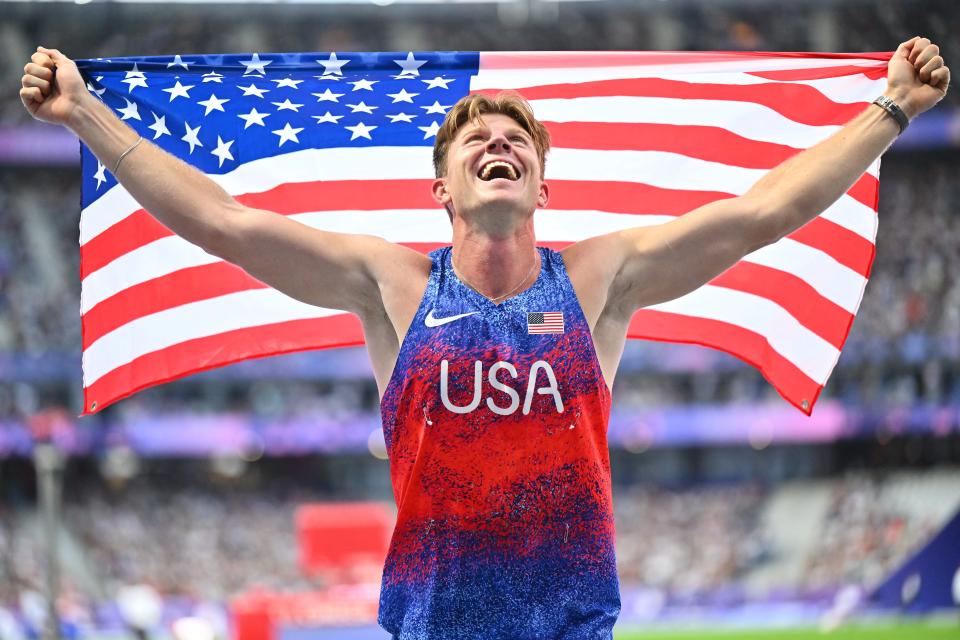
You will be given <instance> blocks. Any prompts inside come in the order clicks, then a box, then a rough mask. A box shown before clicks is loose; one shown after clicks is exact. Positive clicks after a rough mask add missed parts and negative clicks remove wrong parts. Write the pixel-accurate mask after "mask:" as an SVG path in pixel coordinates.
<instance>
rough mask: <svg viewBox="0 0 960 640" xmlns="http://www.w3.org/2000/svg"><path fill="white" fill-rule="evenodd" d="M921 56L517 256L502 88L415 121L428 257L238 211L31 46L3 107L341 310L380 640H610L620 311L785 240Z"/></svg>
mask: <svg viewBox="0 0 960 640" xmlns="http://www.w3.org/2000/svg"><path fill="white" fill-rule="evenodd" d="M938 54H939V50H938V48H937V46H936V45H933V44H931V43H930V41H929V40H927V39H925V38H920V37H916V38H913V39H911V40H909V41H907V42H904V43H903V44H901V45H900V47H899V48H898V49H897V51H896V53H895V54H894V55H893V57H892V58H891V60H890V63H889V67H888V84H887V91H886V92H885V93H884V95H883V96H881V97H880V98H878V99H877V101H876V102H875V103H874V104H873V105H871V106H869V107H868V108H866V109H865V110H864V111H863V112H862V113H861V114H860V115H858V116H857V117H856V118H854V119H853V120H852V121H851V122H849V123H848V124H847V125H846V126H845V127H843V129H842V130H840V131H839V132H838V133H836V134H835V135H834V136H832V137H831V138H829V139H827V140H825V141H823V142H821V143H820V144H818V145H816V146H815V147H812V148H811V149H809V150H807V151H804V152H802V153H800V154H798V155H796V156H794V157H793V158H791V159H790V160H788V161H787V162H785V163H783V164H782V165H780V166H779V167H777V168H775V169H773V170H772V171H770V172H769V173H768V174H767V175H766V176H764V177H763V178H762V179H761V180H759V181H758V182H757V183H756V184H755V185H754V186H753V187H752V188H751V189H750V190H749V191H748V192H747V193H745V194H744V195H742V196H739V197H735V198H730V199H724V200H718V201H715V202H712V203H710V204H707V205H705V206H703V207H701V208H699V209H696V210H694V211H692V212H690V213H688V214H686V215H684V216H682V217H679V218H677V219H676V220H673V221H671V222H669V223H667V224H663V225H660V226H655V227H644V228H636V229H629V230H625V231H620V232H616V233H611V234H607V235H603V236H598V237H594V238H590V239H587V240H584V241H582V242H578V243H576V244H573V245H571V246H569V247H567V248H566V249H564V250H563V251H562V252H555V251H552V250H549V249H545V248H538V247H537V246H536V241H535V234H534V229H533V214H534V211H535V210H536V209H537V208H541V207H544V206H545V205H546V204H547V201H548V199H549V195H550V189H549V185H548V183H547V182H545V181H544V167H545V161H546V156H547V151H548V149H549V136H548V134H547V131H546V129H545V128H544V126H543V125H542V124H541V123H539V122H538V121H537V120H536V119H535V118H534V117H533V113H532V112H531V110H530V107H529V105H528V104H527V103H526V102H524V101H523V100H522V99H520V98H518V97H517V96H513V95H509V94H501V95H499V96H497V97H496V98H494V99H489V98H486V97H483V96H479V95H473V96H468V97H466V98H464V99H463V100H461V101H460V102H459V103H458V104H457V105H455V106H454V107H453V108H452V109H451V110H450V112H449V113H448V114H447V117H446V120H445V121H444V124H443V126H442V128H441V129H440V131H439V132H438V133H437V137H436V145H435V147H434V164H435V168H436V179H435V180H434V181H433V186H432V188H433V196H434V198H435V199H436V201H437V202H438V203H439V204H440V205H441V206H443V207H444V208H445V209H446V210H447V213H448V215H449V217H450V220H451V223H452V226H453V245H452V247H446V248H442V249H439V250H437V251H435V252H433V253H431V254H430V255H429V256H424V255H421V254H420V253H417V252H416V251H413V250H411V249H408V248H405V247H403V246H399V245H395V244H391V243H389V242H387V241H385V240H382V239H380V238H376V237H372V236H358V235H346V234H339V233H331V232H326V231H321V230H317V229H313V228H311V227H307V226H304V225H302V224H300V223H298V222H296V221H293V220H291V219H289V218H287V217H285V216H281V215H276V214H273V213H271V212H269V211H261V210H254V209H250V208H247V207H244V206H242V205H240V204H239V203H238V202H236V201H235V200H234V199H232V198H231V197H230V196H229V195H228V194H227V193H225V192H224V191H223V190H222V189H221V188H220V187H219V186H217V185H216V184H215V183H213V182H212V181H210V180H209V179H207V178H206V177H205V176H204V175H202V174H201V173H200V172H198V171H196V170H195V169H193V168H191V167H190V166H188V165H186V164H184V163H183V162H181V161H180V160H178V159H176V158H174V157H173V156H171V155H169V154H167V153H166V152H164V151H162V150H161V149H159V148H158V147H156V146H154V145H152V144H151V143H149V142H146V141H143V140H142V139H140V138H138V136H137V134H136V133H134V132H133V131H132V130H131V129H130V128H128V127H127V126H126V125H125V124H123V123H122V122H121V121H120V120H118V119H117V118H116V117H115V116H114V115H113V114H112V113H111V112H110V110H109V108H107V107H106V106H104V105H103V104H102V103H100V102H99V101H98V100H97V99H96V98H94V97H93V96H91V95H90V94H89V93H88V92H87V90H86V88H85V86H84V83H83V81H82V79H81V76H80V74H79V72H78V71H77V68H76V66H75V65H74V63H73V62H72V61H71V60H69V59H68V58H66V57H65V56H64V55H63V54H61V53H60V52H59V51H56V50H52V49H46V48H42V47H41V48H38V50H37V52H36V53H34V54H33V56H32V61H31V62H30V63H29V64H27V65H26V67H25V68H24V71H25V75H24V77H23V81H22V85H23V87H22V89H21V90H20V96H21V100H22V101H23V104H24V106H25V107H26V108H27V109H28V110H29V111H30V113H31V114H32V115H33V116H34V117H35V118H37V119H40V120H44V121H46V122H52V123H56V124H61V125H64V126H67V127H69V128H70V129H71V130H73V131H74V132H75V133H76V134H77V135H78V136H79V137H80V138H81V139H82V140H83V141H84V142H85V143H86V144H87V146H88V147H89V148H90V150H91V151H92V152H93V153H94V154H95V155H96V156H97V158H99V159H100V161H101V162H102V163H103V164H104V165H106V166H107V167H112V168H113V173H114V175H115V176H116V177H117V179H118V180H119V181H120V182H121V183H122V184H123V186H124V187H125V188H126V189H127V191H128V192H129V193H130V194H131V195H132V196H133V197H134V198H135V199H136V200H137V201H138V202H139V203H140V204H141V205H142V206H143V207H144V208H145V209H146V210H148V211H149V212H150V213H151V214H152V215H153V216H155V217H156V218H157V219H158V220H159V221H160V222H162V223H163V224H164V225H166V226H167V227H168V228H169V229H171V230H172V231H173V232H175V233H177V234H178V235H180V236H182V237H183V238H185V239H186V240H188V241H189V242H192V243H194V244H196V245H198V246H200V247H201V248H203V249H204V250H205V251H207V252H208V253H211V254H213V255H216V256H218V257H220V258H222V259H224V260H226V261H229V262H232V263H234V264H236V265H238V266H240V267H242V268H243V269H245V270H246V271H247V272H248V273H250V274H251V275H252V276H254V277H255V278H257V279H259V280H261V281H263V282H265V283H267V284H269V285H271V286H273V287H275V288H276V289H278V290H280V291H282V292H284V293H286V294H287V295H289V296H291V297H293V298H296V299H298V300H301V301H304V302H307V303H310V304H314V305H318V306H321V307H327V308H334V309H342V310H345V311H349V312H352V313H354V314H356V315H357V316H358V317H359V318H360V320H361V322H362V325H363V329H364V335H365V339H366V344H367V349H368V351H369V353H370V358H371V361H372V362H373V368H374V373H375V376H376V379H377V384H378V387H379V390H380V395H381V412H382V418H383V429H384V434H385V437H386V441H387V446H388V451H389V454H390V463H391V473H392V477H393V489H394V495H395V498H396V501H397V507H398V519H397V525H396V530H395V531H394V535H393V539H392V541H391V545H390V551H389V555H388V557H387V561H386V565H385V567H384V575H383V589H382V593H381V602H380V623H381V625H382V626H383V627H384V628H385V629H387V630H388V631H389V632H390V633H392V634H393V635H394V637H396V638H402V639H407V638H411V639H412V638H430V639H441V638H457V639H465V638H503V639H510V640H514V639H520V638H561V637H562V638H583V639H588V638H589V639H601V638H610V637H611V636H612V631H611V629H612V627H613V624H614V622H615V620H616V617H617V614H618V613H619V608H620V602H619V593H618V582H617V575H616V564H615V559H614V530H613V509H612V502H611V489H610V483H611V481H610V468H609V458H608V454H607V443H606V431H607V422H608V419H609V414H610V385H612V383H613V378H614V375H615V372H616V368H617V365H618V362H619V360H620V356H621V354H622V352H623V348H624V343H625V338H626V333H627V327H628V324H629V321H630V318H631V316H632V315H633V313H634V312H635V311H636V310H637V309H639V308H641V307H645V306H648V305H651V304H655V303H659V302H664V301H667V300H671V299H673V298H676V297H679V296H681V295H684V294H686V293H688V292H690V291H692V290H694V289H696V288H698V287H699V286H701V285H703V284H704V283H706V282H708V281H710V280H711V279H712V278H714V277H715V276H717V275H718V274H720V273H721V272H723V271H724V270H726V269H727V268H729V267H730V266H732V265H733V264H734V263H736V262H737V261H738V260H740V259H741V258H742V257H743V256H745V255H746V254H748V253H750V252H752V251H755V250H756V249H758V248H760V247H762V246H765V245H767V244H770V243H773V242H775V241H777V240H778V239H779V238H782V237H784V236H785V235H787V234H789V233H791V232H792V231H794V230H795V229H798V228H799V227H801V226H802V225H803V224H805V223H806V222H808V221H810V220H811V219H813V218H814V217H815V216H816V215H818V214H819V213H820V212H821V211H823V210H824V209H826V208H827V207H828V206H829V205H830V204H831V203H833V202H834V201H835V200H837V199H838V198H839V197H840V196H841V195H842V194H843V193H845V192H846V191H847V189H849V188H850V186H851V185H852V184H853V183H854V181H855V180H856V179H857V178H859V176H860V175H861V174H863V172H864V171H865V170H866V169H867V167H868V166H869V165H870V164H871V163H872V162H873V161H874V160H875V159H876V158H878V157H879V156H880V155H881V154H882V153H883V152H884V151H885V150H886V149H887V147H888V146H889V145H890V144H891V143H892V142H893V140H894V139H896V137H897V135H898V134H899V133H900V132H901V131H902V130H903V129H904V127H906V126H907V124H908V122H909V119H910V118H913V117H916V116H917V115H919V114H920V113H922V112H924V111H926V110H927V109H929V108H931V107H932V106H934V105H935V104H936V103H937V102H938V101H939V100H940V99H941V98H942V97H943V96H944V95H945V94H946V91H947V87H948V85H949V82H950V72H949V70H948V68H947V67H946V66H944V62H943V59H942V58H941V57H940V56H939V55H938Z"/></svg>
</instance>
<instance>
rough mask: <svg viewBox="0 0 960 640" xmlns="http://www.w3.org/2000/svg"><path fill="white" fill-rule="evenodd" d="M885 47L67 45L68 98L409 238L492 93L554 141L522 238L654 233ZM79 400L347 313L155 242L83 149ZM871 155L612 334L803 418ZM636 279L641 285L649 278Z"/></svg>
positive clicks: (879, 81) (828, 338)
mask: <svg viewBox="0 0 960 640" xmlns="http://www.w3.org/2000/svg"><path fill="white" fill-rule="evenodd" d="M889 57H890V54H889V53H871V54H798V53H739V52H707V53H689V52H553V53H536V52H528V53H517V52H498V53H477V52H429V53H422V52H396V53H340V52H337V53H290V54H285V53H284V54H257V53H254V54H247V55H177V56H166V57H136V58H114V59H110V60H104V59H96V60H80V61H78V66H79V67H80V69H81V71H82V72H83V73H84V75H85V78H86V79H87V81H88V89H89V90H90V91H91V92H93V93H95V94H96V95H98V96H99V98H100V99H101V100H103V101H104V102H105V103H106V104H107V105H108V106H110V107H111V108H112V109H113V110H114V111H115V112H116V113H117V115H118V116H119V117H121V118H122V119H123V120H124V121H126V122H127V124H129V125H130V126H132V127H133V128H134V129H136V130H137V131H138V132H139V133H140V134H141V135H143V136H144V137H145V138H146V139H148V140H151V141H152V142H153V143H154V144H157V145H159V146H160V147H162V148H164V149H166V150H167V151H169V152H170V153H172V154H174V155H176V156H179V157H180V158H182V159H183V160H185V161H187V162H189V163H191V164H193V165H194V166H196V167H198V168H199V169H200V170H202V171H203V172H205V173H206V174H207V175H209V176H210V177H211V178H212V179H213V180H215V181H216V182H218V183H219V184H220V185H221V186H223V187H224V188H225V189H226V190H227V191H228V192H229V193H230V194H231V195H233V196H235V197H236V198H237V199H238V200H239V201H241V202H243V203H245V204H247V205H250V206H253V207H258V208H264V209H272V210H274V211H276V212H277V213H278V214H280V215H286V216H291V217H292V218H294V219H296V220H298V221H300V222H303V223H305V224H308V225H312V226H316V227H319V228H323V229H326V230H330V231H339V232H347V233H371V234H376V235H380V236H382V237H385V238H387V239H388V240H391V241H394V242H399V243H403V244H405V245H408V246H411V247H414V248H416V249H418V250H421V251H427V250H430V249H433V248H435V247H438V246H442V245H444V244H449V242H450V238H451V234H450V225H449V222H448V220H447V217H446V215H445V214H444V212H443V211H442V210H440V209H438V208H437V205H436V204H435V203H434V202H433V200H432V199H431V197H430V188H429V187H430V181H431V179H432V177H433V175H432V166H431V147H432V145H433V140H434V137H435V135H436V131H437V129H438V128H439V126H440V124H441V122H442V120H443V117H444V114H445V113H446V111H447V110H448V109H449V108H450V106H451V105H453V104H454V103H455V102H456V101H457V100H458V99H459V98H460V97H462V96H464V95H466V94H468V93H470V92H483V93H489V94H493V93H496V92H497V91H499V90H503V89H511V90H516V91H518V92H519V93H521V94H522V95H523V96H524V97H526V98H527V99H528V100H530V102H531V104H532V105H533V108H534V111H535V113H536V115H537V116H538V118H539V119H541V120H542V121H544V122H545V123H546V125H547V127H548V128H549V130H550V132H551V135H552V137H553V143H554V148H553V151H552V153H551V154H550V156H549V158H548V161H547V173H546V177H547V180H548V181H549V182H550V185H551V201H550V206H549V208H547V209H545V210H541V211H538V212H537V213H536V214H535V217H536V223H535V224H536V229H537V237H538V239H539V241H540V242H541V244H543V245H546V246H551V247H553V248H562V247H564V246H566V245H568V244H569V243H571V242H573V241H576V240H579V239H582V238H585V237H588V236H592V235H597V234H601V233H606V232H611V231H614V230H618V229H624V228H627V227H632V226H641V225H653V224H659V223H662V222H664V221H667V220H670V219H671V218H673V217H675V216H679V215H683V214H684V213H685V212H687V211H690V210H691V209H694V208H696V207H698V206H700V205H702V204H705V203H707V202H710V201H713V200H716V199H719V198H728V197H731V196H735V195H738V194H742V193H744V192H745V191H746V190H747V189H748V188H749V187H750V186H751V185H752V184H753V183H754V182H755V181H756V180H758V179H759V178H760V177H761V176H762V175H763V174H764V173H765V172H766V171H767V170H769V169H771V168H773V167H774V166H776V165H777V164H778V163H780V162H782V161H783V160H785V159H786V158H788V157H790V156H791V155H793V154H795V153H797V152H798V151H799V150H801V149H804V148H807V147H809V146H812V145H813V144H815V143H816V142H818V141H820V140H823V139H824V138H826V137H828V136H829V135H831V134H832V133H834V132H835V131H837V130H838V129H839V128H840V127H841V126H842V125H843V124H844V123H845V122H847V121H848V120H850V119H851V118H852V117H854V116H855V115H856V114H857V113H859V112H860V111H862V110H863V109H864V108H866V106H867V105H868V104H869V102H870V101H871V100H872V99H873V98H874V97H876V96H877V95H879V94H880V93H881V92H882V90H883V88H884V86H885V80H884V78H885V76H886V62H887V60H888V59H889ZM81 152H82V165H83V195H82V208H83V211H82V216H81V221H80V255H81V267H80V270H81V273H80V277H81V280H82V299H81V314H82V327H83V387H84V398H85V404H84V415H86V414H89V413H94V412H96V411H99V410H100V409H102V408H103V407H105V406H107V405H109V404H111V403H113V402H115V401H117V400H118V399H120V398H123V397H125V396H128V395H130V394H132V393H135V392H136V391H138V390H140V389H143V388H146V387H149V386H151V385H155V384H159V383H162V382H167V381H170V380H174V379H177V378H181V377H183V376H186V375H189V374H192V373H196V372H199V371H203V370H206V369H211V368H214V367H219V366H223V365H226V364H230V363H233V362H237V361H240V360H245V359H249V358H256V357H263V356H268V355H276V354H281V353H289V352H294V351H301V350H305V349H315V348H323V347H336V346H346V345H356V344H361V343H362V342H363V336H362V332H361V327H360V324H359V322H358V321H357V319H356V318H354V317H353V316H351V315H349V314H346V313H343V312H340V311H336V310H331V309H322V308H318V307H314V306H310V305H307V304H303V303H300V302H297V301H295V300H293V299H291V298H289V297H287V296H285V295H283V294H281V293H279V292H277V291H275V290H273V289H270V288H268V287H267V286H266V285H264V284H263V283H262V282H259V281H257V280H256V279H254V278H252V277H250V276H249V275H247V274H246V273H244V272H243V271H242V270H240V269H239V268H237V267H234V266H233V265H230V264H226V263H224V262H222V261H221V260H219V259H217V258H215V257H214V256H211V255H209V254H207V253H205V252H203V251H202V250H201V249H199V248H198V247H195V246H193V245H191V244H189V243H187V242H186V241H184V240H182V239H180V238H178V237H176V236H174V235H172V233H171V232H170V231H169V230H168V229H166V228H165V227H164V226H162V225H160V224H159V223H158V222H156V221H155V220H154V219H153V218H151V217H150V216H149V214H147V213H146V212H145V211H144V210H143V209H142V208H141V207H140V206H139V205H138V204H137V203H136V202H135V201H134V200H133V199H132V198H131V196H130V195H129V193H127V191H126V190H125V189H124V188H123V187H122V186H120V185H119V184H117V182H116V180H115V179H114V177H113V176H112V175H111V174H110V172H109V171H108V170H107V168H105V167H104V166H103V165H102V164H101V163H100V162H98V161H97V159H96V158H95V157H94V156H93V155H92V154H91V153H90V151H89V150H88V149H87V148H86V147H85V146H84V147H82V149H81ZM878 172H879V161H878V162H876V163H874V165H873V166H871V167H870V169H869V170H868V171H867V173H865V174H864V175H863V176H862V177H861V178H860V179H859V180H858V181H857V183H856V184H855V185H854V186H853V187H852V188H851V189H850V190H849V191H848V192H847V194H845V195H844V196H842V197H841V198H840V200H839V201H838V202H837V203H836V204H834V205H832V206H831V207H829V208H828V209H827V210H825V211H824V212H823V213H822V214H821V215H820V217H819V218H817V219H815V220H814V221H813V222H811V223H809V224H808V225H806V226H805V227H803V228H802V229H800V230H798V231H797V232H795V233H793V234H791V235H790V236H789V237H787V238H784V239H782V240H780V241H779V242H777V243H776V244H774V245H772V246H769V247H766V248H763V249H760V250H759V251H756V252H754V253H752V254H750V255H748V256H747V257H746V258H744V259H743V260H742V261H741V262H740V263H738V264H737V265H735V266H734V267H733V268H731V269H729V270H728V271H726V272H725V273H723V274H722V275H720V276H719V277H717V278H716V279H715V280H713V281H712V282H711V283H709V284H707V285H705V286H703V287H702V288H700V289H699V290H697V291H695V292H693V293H690V294H689V295H686V296H683V297H682V298H679V299H677V300H673V301H671V302H667V303H664V304H659V305H656V306H653V307H649V308H646V309H643V310H641V311H639V312H637V313H636V315H635V316H634V318H633V320H632V322H631V324H630V328H629V332H628V336H629V337H631V338H647V339H655V340H666V341H674V342H686V343H696V344H701V345H706V346H710V347H714V348H717V349H721V350H724V351H726V352H728V353H731V354H734V355H736V356H738V357H739V358H741V359H743V360H745V361H747V362H749V363H751V364H753V365H754V366H756V367H757V368H758V369H759V370H760V371H761V372H762V373H763V374H764V375H765V376H766V378H767V379H768V380H769V381H770V382H771V383H772V384H773V385H774V386H775V387H776V388H777V389H778V390H779V391H780V393H781V394H782V395H783V396H784V397H785V398H786V399H787V400H788V401H790V402H791V403H793V404H794V405H795V406H797V407H798V408H800V409H801V410H803V411H804V412H807V413H809V412H810V411H812V409H813V405H814V403H815V401H816V399H817V396H818V395H819V393H820V390H821V389H822V388H823V385H824V384H825V383H826V381H827V378H828V377H829V375H830V372H831V371H832V370H833V367H834V365H835V363H836V361H837V358H838V357H839V355H840V349H841V348H842V346H843V343H844V341H845V340H846V337H847V333H848V331H849V329H850V326H851V324H852V323H853V318H854V314H855V313H856V311H857V308H858V307H859V304H860V299H861V297H862V295H863V292H864V288H865V286H866V282H867V276H868V275H869V273H870V266H871V263H872V261H873V256H874V239H875V237H876V228H877V215H876V210H877V194H878V187H879V182H878ZM651 277H656V276H655V274H652V275H651Z"/></svg>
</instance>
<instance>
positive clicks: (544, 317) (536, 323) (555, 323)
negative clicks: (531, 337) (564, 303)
mask: <svg viewBox="0 0 960 640" xmlns="http://www.w3.org/2000/svg"><path fill="white" fill-rule="evenodd" d="M527 333H563V312H562V311H529V312H527Z"/></svg>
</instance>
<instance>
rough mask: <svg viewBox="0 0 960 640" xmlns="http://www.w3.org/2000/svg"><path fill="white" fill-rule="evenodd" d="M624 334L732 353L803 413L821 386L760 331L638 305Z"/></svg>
mask: <svg viewBox="0 0 960 640" xmlns="http://www.w3.org/2000/svg"><path fill="white" fill-rule="evenodd" d="M627 337H628V338H641V339H646V340H661V341H666V342H682V343H687V344H699V345H702V346H705V347H712V348H714V349H719V350H720V351H724V352H726V353H729V354H731V355H733V356H736V357H737V358H740V359H741V360H743V361H744V362H747V363H749V364H751V365H753V366H754V367H755V368H757V369H759V370H760V372H761V373H763V376H764V377H765V378H766V379H767V380H768V381H769V382H770V384H772V385H773V386H774V387H775V388H776V389H777V391H778V392H780V395H781V396H783V397H784V398H785V399H786V400H787V401H788V402H789V403H790V404H792V405H794V406H795V407H797V408H798V409H800V410H801V411H803V412H804V413H806V414H807V415H810V413H811V412H812V411H813V405H814V404H815V403H816V401H817V397H818V396H819V395H820V390H821V389H822V387H821V386H820V385H819V384H817V383H816V382H815V381H814V380H812V379H810V378H809V377H807V375H806V374H804V373H803V372H802V371H800V369H798V368H797V367H796V366H794V365H793V364H792V363H791V362H790V361H789V360H787V359H786V358H784V357H783V356H782V355H780V354H779V353H777V352H776V351H774V350H773V348H772V347H771V346H770V344H769V343H768V342H767V340H766V339H765V338H764V337H763V336H762V335H760V334H758V333H754V332H753V331H749V330H748V329H744V328H743V327H739V326H736V325H732V324H728V323H726V322H721V321H719V320H706V319H702V318H691V317H689V316H683V315H679V314H675V313H667V312H665V311H654V310H652V309H641V310H640V311H637V312H636V313H635V314H634V315H633V318H632V319H631V321H630V327H629V329H628V330H627ZM804 401H806V402H807V406H806V408H804V406H803V402H804Z"/></svg>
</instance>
